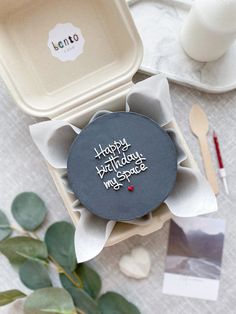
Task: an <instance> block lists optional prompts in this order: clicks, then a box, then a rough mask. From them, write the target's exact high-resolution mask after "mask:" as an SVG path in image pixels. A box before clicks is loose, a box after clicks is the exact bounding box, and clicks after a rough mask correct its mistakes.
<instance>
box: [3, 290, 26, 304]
mask: <svg viewBox="0 0 236 314" xmlns="http://www.w3.org/2000/svg"><path fill="white" fill-rule="evenodd" d="M25 296H26V295H25V294H24V293H23V292H21V291H19V290H8V291H3V292H0V306H3V305H6V304H9V303H12V302H14V301H15V300H17V299H20V298H24V297H25Z"/></svg>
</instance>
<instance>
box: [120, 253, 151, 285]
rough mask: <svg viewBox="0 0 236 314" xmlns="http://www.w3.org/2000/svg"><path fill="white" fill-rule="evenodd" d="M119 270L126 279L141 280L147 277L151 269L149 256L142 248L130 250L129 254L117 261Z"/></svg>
mask: <svg viewBox="0 0 236 314" xmlns="http://www.w3.org/2000/svg"><path fill="white" fill-rule="evenodd" d="M119 266H120V270H121V272H122V273H123V274H125V275H126V276H128V277H131V278H135V279H143V278H146V277H147V276H148V275H149V272H150V268H151V260H150V255H149V253H148V251H147V250H146V249H144V248H143V247H136V248H134V249H132V251H131V253H130V254H126V255H123V256H122V257H121V259H120V261H119Z"/></svg>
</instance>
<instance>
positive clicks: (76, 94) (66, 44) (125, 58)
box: [0, 0, 143, 118]
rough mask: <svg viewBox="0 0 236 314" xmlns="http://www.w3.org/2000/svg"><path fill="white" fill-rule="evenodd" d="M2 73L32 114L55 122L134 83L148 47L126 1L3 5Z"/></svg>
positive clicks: (4, 0)
mask: <svg viewBox="0 0 236 314" xmlns="http://www.w3.org/2000/svg"><path fill="white" fill-rule="evenodd" d="M0 7H1V11H0V21H1V23H0V37H1V41H0V74H1V76H2V78H3V80H4V81H5V83H6V85H7V87H8V88H9V90H10V91H11V93H12V95H13V97H14V99H15V101H16V103H17V104H18V105H19V106H20V107H21V108H22V109H23V110H24V111H25V112H27V113H28V114H30V115H33V116H38V117H50V118H53V117H56V116H58V115H60V114H62V113H64V112H68V111H70V110H71V109H73V108H75V107H78V110H79V106H81V105H83V104H85V103H86V102H89V101H91V100H92V99H95V98H96V97H98V96H99V95H102V94H105V93H107V92H109V91H111V90H113V89H115V88H119V87H120V86H122V85H125V84H127V83H128V82H130V81H131V79H132V76H133V74H134V73H135V72H136V71H137V69H138V67H139V65H140V63H141V59H142V52H143V51H142V44H141V40H140V38H139V35H138V33H137V30H136V28H135V25H134V23H133V20H132V17H131V15H130V13H129V9H128V7H127V4H126V1H125V0H109V1H108V0H47V1H42V0H18V1H14V0H0Z"/></svg>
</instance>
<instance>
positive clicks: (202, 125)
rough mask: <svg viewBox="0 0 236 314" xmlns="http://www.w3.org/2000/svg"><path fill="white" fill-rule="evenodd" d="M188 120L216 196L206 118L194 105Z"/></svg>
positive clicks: (216, 186) (215, 179)
mask: <svg viewBox="0 0 236 314" xmlns="http://www.w3.org/2000/svg"><path fill="white" fill-rule="evenodd" d="M189 120H190V127H191V129H192V132H193V134H194V135H196V137H197V138H198V140H199V145H200V148H201V153H202V158H203V162H204V166H205V172H206V176H207V179H208V181H209V182H210V184H211V187H212V189H213V191H214V193H215V194H217V193H218V192H219V187H218V183H217V177H216V172H215V170H214V167H213V164H212V160H211V155H210V150H209V146H208V141H207V133H208V130H209V125H208V119H207V116H206V114H205V112H204V111H203V110H202V108H201V107H200V106H199V105H194V106H193V107H192V110H191V112H190V116H189Z"/></svg>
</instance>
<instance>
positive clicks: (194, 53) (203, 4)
mask: <svg viewBox="0 0 236 314" xmlns="http://www.w3.org/2000/svg"><path fill="white" fill-rule="evenodd" d="M180 38H181V44H182V46H183V48H184V50H185V52H186V53H187V54H188V55H189V56H190V57H191V58H193V59H195V60H198V61H202V62H208V61H214V60H216V59H218V58H220V57H221V56H222V55H223V54H224V53H225V52H226V51H227V50H228V48H229V47H230V45H231V44H232V43H233V41H234V39H235V38H236V0H195V2H194V4H193V6H192V9H191V11H190V13H189V15H188V17H187V19H186V21H185V22H184V25H183V27H182V30H181V35H180Z"/></svg>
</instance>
